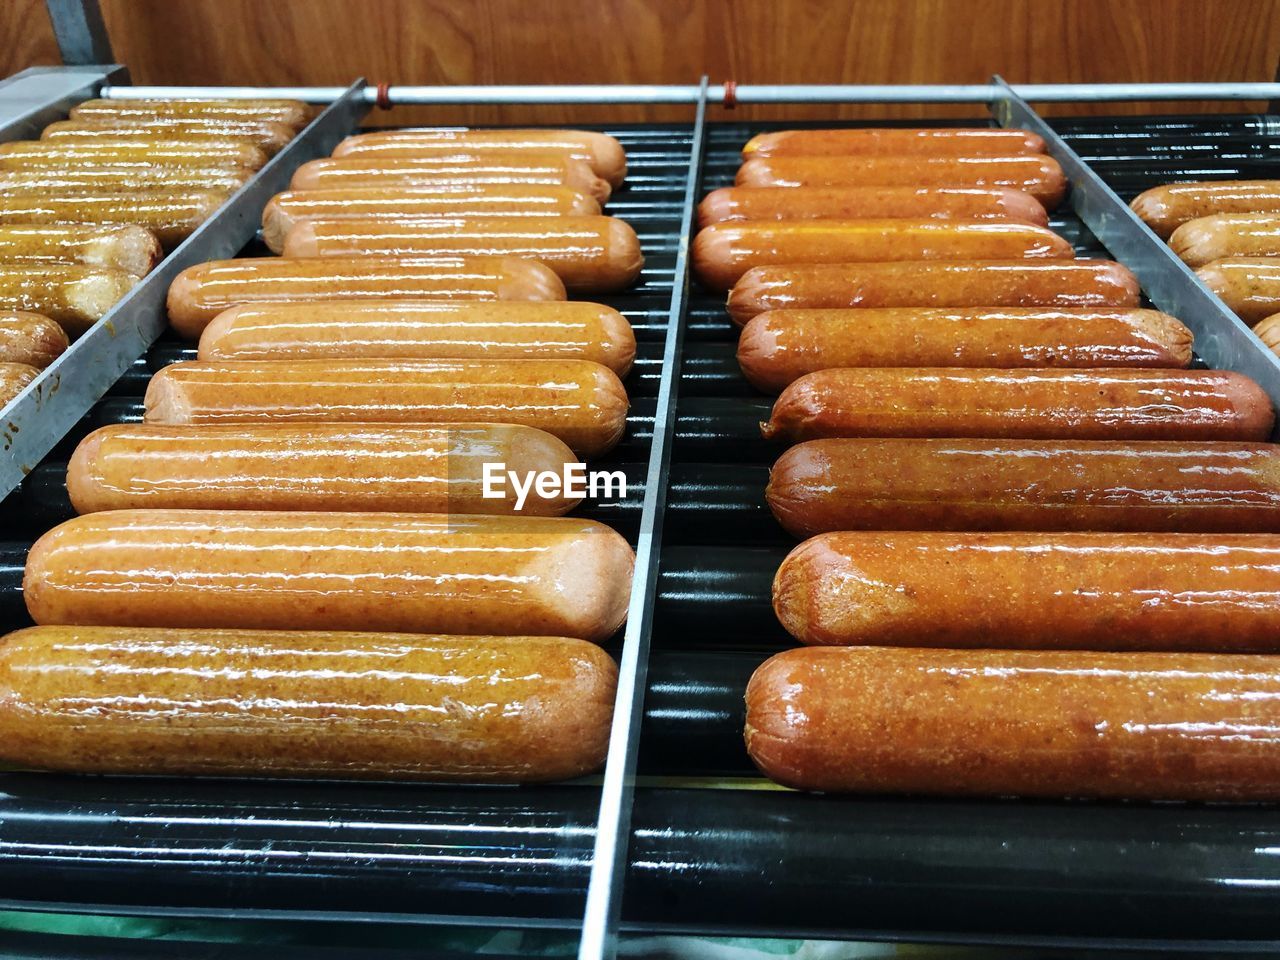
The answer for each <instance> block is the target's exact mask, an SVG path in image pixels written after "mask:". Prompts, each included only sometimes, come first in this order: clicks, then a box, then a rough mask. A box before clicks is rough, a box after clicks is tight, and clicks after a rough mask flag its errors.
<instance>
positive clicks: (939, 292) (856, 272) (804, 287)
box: [728, 260, 1141, 326]
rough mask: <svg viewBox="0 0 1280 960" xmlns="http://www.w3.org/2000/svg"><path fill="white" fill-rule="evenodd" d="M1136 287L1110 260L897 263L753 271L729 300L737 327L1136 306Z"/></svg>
mask: <svg viewBox="0 0 1280 960" xmlns="http://www.w3.org/2000/svg"><path fill="white" fill-rule="evenodd" d="M1140 294H1141V288H1140V287H1139V286H1138V280H1137V278H1136V277H1135V276H1134V275H1133V274H1132V273H1130V272H1129V271H1128V269H1126V268H1125V267H1124V266H1122V265H1121V264H1118V263H1113V262H1112V261H1110V260H1075V261H1072V262H1070V263H1067V262H1065V261H1046V262H1042V263H1037V262H1028V261H1026V260H1005V261H991V260H973V261H954V260H951V261H929V260H923V261H901V262H894V263H852V264H838V263H821V264H790V265H783V266H766V267H752V268H751V269H750V270H748V271H747V272H746V273H744V274H743V275H742V279H741V280H739V281H738V282H737V283H736V284H734V286H733V290H731V291H730V293H729V303H728V310H729V317H730V319H731V320H733V322H734V323H736V324H738V325H739V326H741V325H742V324H744V323H746V322H747V321H748V320H750V319H751V318H752V317H754V316H755V315H756V314H757V313H763V312H764V311H766V310H781V309H787V308H811V307H823V308H828V307H1064V308H1068V309H1096V308H1098V307H1136V306H1137V305H1138V301H1139V297H1140Z"/></svg>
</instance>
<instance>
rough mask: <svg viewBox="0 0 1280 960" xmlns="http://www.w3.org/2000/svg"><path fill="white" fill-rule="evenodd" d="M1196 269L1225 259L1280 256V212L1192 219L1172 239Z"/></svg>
mask: <svg viewBox="0 0 1280 960" xmlns="http://www.w3.org/2000/svg"><path fill="white" fill-rule="evenodd" d="M1169 246H1170V247H1172V248H1173V252H1174V253H1176V254H1177V255H1178V256H1179V257H1181V258H1182V259H1183V261H1184V262H1185V263H1188V264H1190V265H1191V266H1193V267H1202V266H1204V265H1205V264H1206V263H1209V262H1211V261H1213V260H1220V259H1221V258H1223V257H1280V213H1219V214H1215V215H1214V216H1211V217H1197V218H1196V219H1195V220H1188V221H1187V222H1186V223H1184V224H1183V225H1182V226H1180V227H1179V228H1178V229H1177V230H1175V231H1173V234H1172V236H1170V237H1169Z"/></svg>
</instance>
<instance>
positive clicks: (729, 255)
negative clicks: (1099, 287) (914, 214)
mask: <svg viewBox="0 0 1280 960" xmlns="http://www.w3.org/2000/svg"><path fill="white" fill-rule="evenodd" d="M692 255H693V269H694V272H695V273H696V274H697V276H698V279H699V280H700V281H702V283H703V285H704V286H707V287H710V288H711V289H713V290H728V289H729V288H730V287H732V286H733V285H734V284H735V283H737V282H738V280H740V279H741V278H742V275H743V274H744V273H746V272H747V271H748V270H750V269H751V268H752V267H759V266H763V265H765V264H794V263H868V262H873V263H874V262H883V261H886V260H1017V259H1048V260H1070V259H1072V258H1073V257H1074V256H1075V251H1074V249H1073V248H1072V246H1071V244H1069V243H1067V241H1065V240H1063V239H1062V238H1061V237H1060V236H1058V235H1057V234H1056V233H1054V232H1052V231H1051V230H1048V229H1046V228H1044V227H1037V226H1033V225H1031V224H1026V223H993V222H986V223H984V222H981V221H948V220H901V219H893V220H809V221H800V222H792V221H781V222H754V223H719V224H712V225H711V226H709V227H704V228H703V229H702V230H701V231H700V232H699V233H698V235H697V236H696V237H694V239H693V249H692Z"/></svg>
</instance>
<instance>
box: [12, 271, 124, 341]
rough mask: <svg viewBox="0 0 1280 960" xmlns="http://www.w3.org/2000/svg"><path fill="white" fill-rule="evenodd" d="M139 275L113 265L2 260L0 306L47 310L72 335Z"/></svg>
mask: <svg viewBox="0 0 1280 960" xmlns="http://www.w3.org/2000/svg"><path fill="white" fill-rule="evenodd" d="M137 282H138V278H137V277H136V276H134V275H133V274H131V273H125V272H124V271H123V270H113V269H111V268H110V267H86V266H82V265H80V264H69V263H0V310H5V311H8V310H26V311H30V312H32V313H40V314H44V315H45V316H46V317H48V318H49V319H51V320H56V321H58V323H60V324H61V325H62V328H63V329H64V330H66V331H67V334H68V335H69V336H71V337H73V338H74V337H77V336H79V335H80V334H81V333H83V332H84V331H85V330H88V329H89V327H91V326H93V324H94V323H96V322H97V321H98V320H100V319H102V316H103V315H104V314H105V313H106V312H107V311H108V310H110V309H111V308H112V307H113V306H115V304H116V301H118V300H119V299H120V298H121V297H123V296H124V295H125V294H126V293H128V292H129V291H130V290H131V289H133V286H134V285H135V284H136V283H137Z"/></svg>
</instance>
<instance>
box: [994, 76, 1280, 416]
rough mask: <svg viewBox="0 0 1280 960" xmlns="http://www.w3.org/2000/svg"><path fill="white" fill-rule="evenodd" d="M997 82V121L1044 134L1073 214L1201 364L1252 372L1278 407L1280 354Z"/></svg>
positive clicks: (1023, 103) (1013, 92)
mask: <svg viewBox="0 0 1280 960" xmlns="http://www.w3.org/2000/svg"><path fill="white" fill-rule="evenodd" d="M994 80H995V82H996V84H997V85H998V86H1000V87H1001V88H1002V90H1003V91H1004V92H1003V95H1002V96H1001V97H999V98H998V99H997V100H996V101H995V102H994V103H993V104H992V105H991V110H992V113H994V114H995V116H996V119H997V120H998V121H999V123H1000V125H1001V126H1005V127H1021V128H1022V129H1024V130H1030V131H1031V132H1033V133H1038V134H1039V135H1040V136H1041V137H1043V138H1044V141H1045V144H1046V145H1047V149H1048V151H1049V153H1050V154H1051V155H1052V156H1053V157H1054V159H1056V160H1057V161H1058V163H1060V164H1061V165H1062V169H1063V172H1064V173H1066V175H1067V179H1068V180H1070V181H1071V205H1072V206H1073V207H1074V208H1075V211H1076V213H1077V214H1079V216H1080V219H1081V220H1083V221H1084V222H1085V225H1086V226H1088V227H1089V229H1090V230H1092V231H1093V232H1094V234H1095V235H1096V236H1097V238H1098V239H1099V240H1101V241H1102V244H1103V246H1105V247H1106V248H1107V249H1108V250H1109V251H1110V252H1111V255H1112V256H1113V257H1115V258H1116V259H1117V260H1119V261H1120V262H1121V263H1123V264H1124V265H1125V266H1126V267H1128V268H1129V269H1130V270H1132V271H1133V273H1134V275H1135V276H1136V277H1137V278H1138V281H1139V282H1140V283H1141V284H1142V289H1143V290H1145V291H1146V294H1147V296H1148V297H1149V298H1150V300H1151V302H1152V303H1154V304H1155V305H1156V306H1157V307H1159V308H1160V309H1161V310H1163V311H1164V312H1165V313H1168V314H1171V315H1173V316H1175V317H1177V318H1178V319H1179V320H1181V321H1182V322H1183V323H1184V324H1186V325H1187V326H1188V327H1189V328H1190V329H1191V332H1192V334H1194V336H1195V349H1196V353H1197V354H1198V355H1199V356H1200V358H1201V359H1203V360H1204V361H1205V363H1207V364H1208V365H1209V366H1211V367H1213V368H1215V369H1218V370H1235V371H1237V372H1238V373H1243V374H1245V375H1246V376H1248V377H1251V378H1252V379H1253V380H1255V381H1257V383H1258V385H1259V386H1260V387H1262V389H1263V390H1264V391H1266V394H1267V396H1269V397H1270V398H1271V402H1272V403H1273V404H1275V405H1276V406H1277V407H1280V357H1277V356H1276V355H1275V354H1274V353H1272V352H1271V350H1269V349H1268V348H1267V346H1266V345H1265V344H1264V343H1263V342H1262V341H1261V340H1260V339H1259V338H1258V336H1257V334H1255V333H1254V332H1253V331H1252V330H1250V329H1249V327H1248V326H1247V325H1246V324H1245V323H1244V322H1243V321H1242V320H1241V319H1240V318H1239V317H1237V316H1236V315H1235V313H1233V312H1232V311H1231V310H1230V309H1229V308H1228V307H1227V305H1226V304H1225V303H1223V302H1222V301H1221V300H1220V299H1218V297H1217V296H1216V295H1215V294H1214V293H1213V292H1212V291H1211V290H1210V289H1209V288H1208V287H1206V286H1205V285H1204V283H1203V282H1201V280H1200V278H1199V277H1197V276H1196V274H1195V272H1194V271H1192V269H1191V268H1190V267H1188V266H1187V265H1186V264H1185V263H1183V262H1182V260H1181V259H1179V257H1178V256H1177V255H1175V254H1174V252H1173V250H1171V249H1170V248H1169V245H1168V244H1167V243H1165V242H1164V241H1163V240H1161V239H1160V238H1159V237H1157V236H1156V235H1155V233H1153V232H1152V230H1151V228H1150V227H1148V226H1147V225H1146V224H1145V223H1143V222H1142V220H1141V219H1140V218H1139V217H1138V215H1137V214H1135V213H1134V212H1133V210H1131V209H1130V208H1129V205H1128V204H1127V203H1125V202H1124V201H1123V200H1121V199H1120V197H1119V196H1118V195H1117V194H1116V192H1115V191H1114V190H1112V189H1111V188H1110V187H1109V186H1107V184H1106V183H1105V182H1104V181H1103V179H1102V178H1101V177H1100V176H1098V174H1097V173H1095V172H1094V171H1093V169H1092V168H1091V167H1089V165H1088V164H1087V163H1085V161H1084V160H1083V159H1081V157H1080V155H1079V154H1077V153H1076V152H1075V151H1074V150H1073V149H1071V147H1070V146H1068V145H1067V143H1066V142H1065V141H1064V140H1063V139H1062V137H1060V136H1059V135H1058V133H1057V131H1056V130H1054V129H1053V128H1052V127H1051V126H1049V124H1047V123H1046V122H1045V121H1044V119H1043V118H1042V117H1041V116H1040V115H1039V114H1038V113H1036V112H1035V111H1034V110H1033V109H1032V108H1031V107H1030V106H1029V105H1028V104H1027V102H1026V101H1025V100H1024V99H1022V98H1021V97H1019V96H1018V94H1017V92H1016V89H1015V88H1013V87H1010V86H1008V85H1007V84H1005V83H1004V81H1003V80H1002V79H1001V78H1000V77H998V76H997V77H995V78H994Z"/></svg>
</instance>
